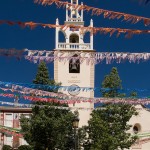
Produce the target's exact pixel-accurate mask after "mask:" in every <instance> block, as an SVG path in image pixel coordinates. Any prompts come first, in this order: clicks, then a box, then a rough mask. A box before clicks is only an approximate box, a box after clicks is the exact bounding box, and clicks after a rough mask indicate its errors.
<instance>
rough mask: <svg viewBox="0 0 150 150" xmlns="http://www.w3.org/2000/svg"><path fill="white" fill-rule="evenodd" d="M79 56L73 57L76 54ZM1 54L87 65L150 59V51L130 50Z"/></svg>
mask: <svg viewBox="0 0 150 150" xmlns="http://www.w3.org/2000/svg"><path fill="white" fill-rule="evenodd" d="M75 54H76V55H78V56H77V57H73V56H74V55H75ZM0 56H6V57H16V58H17V59H18V60H20V59H21V58H25V59H26V60H28V61H30V62H33V63H39V62H41V61H44V62H46V63H51V62H53V61H57V60H58V61H59V62H64V63H68V62H69V61H70V60H72V61H73V62H75V61H77V60H79V63H80V64H82V63H84V62H86V64H87V65H96V64H98V63H102V62H103V61H106V64H111V63H113V62H116V63H122V62H125V61H129V62H130V63H140V62H143V61H148V60H150V53H147V52H143V53H130V52H82V51H75V52H63V51H60V50H57V51H54V50H53V51H48V50H28V49H22V50H16V49H0Z"/></svg>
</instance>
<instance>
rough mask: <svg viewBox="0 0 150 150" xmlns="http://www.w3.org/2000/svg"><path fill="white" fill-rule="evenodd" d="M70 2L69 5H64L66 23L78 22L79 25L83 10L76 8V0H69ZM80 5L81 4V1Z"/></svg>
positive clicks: (81, 22)
mask: <svg viewBox="0 0 150 150" xmlns="http://www.w3.org/2000/svg"><path fill="white" fill-rule="evenodd" d="M71 4H72V5H71V7H69V6H68V5H66V24H72V23H74V22H80V25H83V24H84V22H83V10H81V11H79V9H78V8H76V5H78V0H71ZM81 5H83V3H81Z"/></svg>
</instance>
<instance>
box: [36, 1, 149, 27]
mask: <svg viewBox="0 0 150 150" xmlns="http://www.w3.org/2000/svg"><path fill="white" fill-rule="evenodd" d="M34 2H35V3H38V4H42V5H52V4H56V5H57V6H58V8H60V7H66V6H67V9H70V8H74V9H76V10H79V11H80V10H86V11H87V12H90V11H91V13H92V15H97V16H98V15H103V17H104V18H108V19H120V20H121V19H122V18H123V20H124V21H126V22H131V23H132V24H136V23H137V22H139V21H143V22H144V25H145V26H149V25H150V18H146V17H141V16H136V15H131V14H126V13H121V12H115V11H110V10H105V9H100V8H95V7H90V6H87V5H83V4H81V5H77V4H71V3H69V2H68V1H62V0H34ZM148 2H149V0H146V3H148Z"/></svg>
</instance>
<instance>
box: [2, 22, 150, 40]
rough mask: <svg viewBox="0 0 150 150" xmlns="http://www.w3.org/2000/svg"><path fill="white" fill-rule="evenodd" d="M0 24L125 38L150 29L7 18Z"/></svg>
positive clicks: (146, 32) (147, 31)
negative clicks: (58, 23)
mask: <svg viewBox="0 0 150 150" xmlns="http://www.w3.org/2000/svg"><path fill="white" fill-rule="evenodd" d="M1 24H8V25H11V26H12V25H19V26H20V27H22V28H24V27H29V28H31V29H34V28H36V27H38V26H40V27H43V28H46V27H48V28H61V30H66V29H67V28H71V29H72V30H79V31H80V34H84V33H85V32H91V33H93V34H96V33H98V32H99V33H100V34H105V35H106V34H110V37H111V36H112V35H113V34H115V35H116V37H119V36H120V35H121V34H123V35H125V37H126V38H131V37H132V35H140V34H150V30H136V29H121V28H104V27H90V26H89V27H83V26H76V25H72V24H66V25H55V24H44V23H35V22H32V21H30V22H21V21H16V22H15V21H8V20H0V25H1Z"/></svg>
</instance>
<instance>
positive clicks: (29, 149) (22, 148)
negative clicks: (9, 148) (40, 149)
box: [18, 145, 33, 150]
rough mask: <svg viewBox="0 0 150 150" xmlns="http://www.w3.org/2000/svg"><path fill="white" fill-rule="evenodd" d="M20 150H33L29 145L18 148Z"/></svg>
mask: <svg viewBox="0 0 150 150" xmlns="http://www.w3.org/2000/svg"><path fill="white" fill-rule="evenodd" d="M18 150H33V149H32V148H31V146H29V145H21V146H19V147H18Z"/></svg>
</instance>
